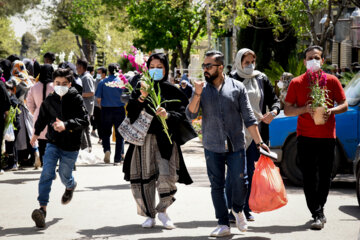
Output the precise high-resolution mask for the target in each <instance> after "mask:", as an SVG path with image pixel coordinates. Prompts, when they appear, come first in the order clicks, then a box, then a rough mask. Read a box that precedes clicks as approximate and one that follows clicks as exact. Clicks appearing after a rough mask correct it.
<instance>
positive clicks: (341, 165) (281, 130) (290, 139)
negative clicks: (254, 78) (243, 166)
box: [269, 73, 360, 187]
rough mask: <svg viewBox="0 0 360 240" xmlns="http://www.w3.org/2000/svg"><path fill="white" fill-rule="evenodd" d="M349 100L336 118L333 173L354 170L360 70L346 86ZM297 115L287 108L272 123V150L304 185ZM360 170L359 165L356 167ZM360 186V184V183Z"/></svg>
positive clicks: (358, 134) (358, 136)
mask: <svg viewBox="0 0 360 240" xmlns="http://www.w3.org/2000/svg"><path fill="white" fill-rule="evenodd" d="M344 91H345V95H346V99H347V101H348V103H349V109H348V111H347V112H345V113H342V114H338V115H336V116H335V118H336V135H337V138H336V147H335V161H334V167H333V172H332V176H333V177H335V175H336V174H337V173H351V172H352V171H353V163H354V160H355V153H356V148H357V146H358V144H359V142H360V73H358V74H357V75H355V77H354V78H353V79H352V80H351V81H350V82H349V84H348V85H347V86H346V87H345V89H344ZM296 125H297V117H287V116H285V115H284V113H283V111H281V113H280V114H279V115H278V116H277V117H276V118H275V119H274V120H273V121H272V122H271V124H270V130H269V131H270V145H271V150H272V151H274V152H276V153H277V154H278V160H277V162H278V163H279V165H280V167H281V170H282V172H283V173H284V174H285V176H286V177H287V178H288V179H289V180H290V181H291V182H292V183H294V184H296V185H302V174H301V171H300V169H299V161H298V158H297V147H296ZM356 171H359V166H358V168H357V169H356ZM358 187H359V186H358Z"/></svg>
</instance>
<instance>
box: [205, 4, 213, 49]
mask: <svg viewBox="0 0 360 240" xmlns="http://www.w3.org/2000/svg"><path fill="white" fill-rule="evenodd" d="M206 27H207V34H208V50H211V48H212V46H211V20H210V7H209V4H208V3H207V4H206Z"/></svg>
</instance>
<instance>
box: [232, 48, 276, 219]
mask: <svg viewBox="0 0 360 240" xmlns="http://www.w3.org/2000/svg"><path fill="white" fill-rule="evenodd" d="M255 61H256V54H255V52H254V51H252V50H251V49H248V48H242V49H240V50H239V51H238V52H237V54H236V58H235V68H236V69H235V70H234V71H233V72H231V74H230V77H231V78H233V79H236V80H238V81H240V82H242V83H243V84H244V86H245V88H246V92H247V94H248V97H249V101H250V105H251V109H252V110H253V112H254V114H255V117H256V120H257V122H258V123H259V125H258V128H259V131H260V135H261V138H262V140H263V141H264V142H265V143H266V144H267V145H268V144H269V124H270V123H271V121H272V120H273V119H274V118H275V117H276V115H278V114H279V113H280V101H279V99H278V98H277V96H276V94H275V91H274V88H273V86H272V85H271V83H270V81H269V79H268V77H267V76H266V75H265V74H264V73H262V72H260V71H258V70H255V66H256V63H255ZM268 109H269V110H270V111H268ZM245 149H246V167H247V174H248V181H249V185H248V192H247V195H246V200H245V207H244V213H245V216H246V219H247V220H248V221H254V220H255V218H254V216H252V215H251V213H250V212H251V209H250V208H249V197H250V191H251V182H252V177H253V174H254V170H255V161H257V160H258V159H259V157H260V153H259V150H258V149H257V147H256V144H255V142H254V140H253V139H252V137H251V134H250V133H249V131H248V130H247V129H245ZM231 195H232V188H231V177H230V174H227V177H226V197H227V200H228V201H229V203H231ZM229 203H228V207H229V208H230V209H231V205H230V204H229ZM229 217H230V220H232V221H235V218H234V216H233V215H232V213H231V211H230V213H229Z"/></svg>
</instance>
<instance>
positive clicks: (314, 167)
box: [297, 136, 335, 218]
mask: <svg viewBox="0 0 360 240" xmlns="http://www.w3.org/2000/svg"><path fill="white" fill-rule="evenodd" d="M297 153H298V157H299V161H300V168H301V171H302V174H303V183H304V193H305V198H306V203H307V206H308V208H309V210H310V212H311V214H312V217H313V218H315V217H318V216H321V215H322V214H323V212H324V210H323V209H324V205H325V203H326V200H327V196H328V194H329V189H330V184H331V171H332V167H333V162H334V158H335V139H332V138H309V137H303V136H298V138H297Z"/></svg>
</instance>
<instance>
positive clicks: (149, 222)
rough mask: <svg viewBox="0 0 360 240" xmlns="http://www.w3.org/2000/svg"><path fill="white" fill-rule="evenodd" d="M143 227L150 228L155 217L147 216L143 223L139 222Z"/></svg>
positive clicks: (153, 223) (153, 224)
mask: <svg viewBox="0 0 360 240" xmlns="http://www.w3.org/2000/svg"><path fill="white" fill-rule="evenodd" d="M141 226H142V227H143V228H152V227H154V226H155V218H151V217H148V218H147V219H146V220H145V222H144V223H143V224H141Z"/></svg>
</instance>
